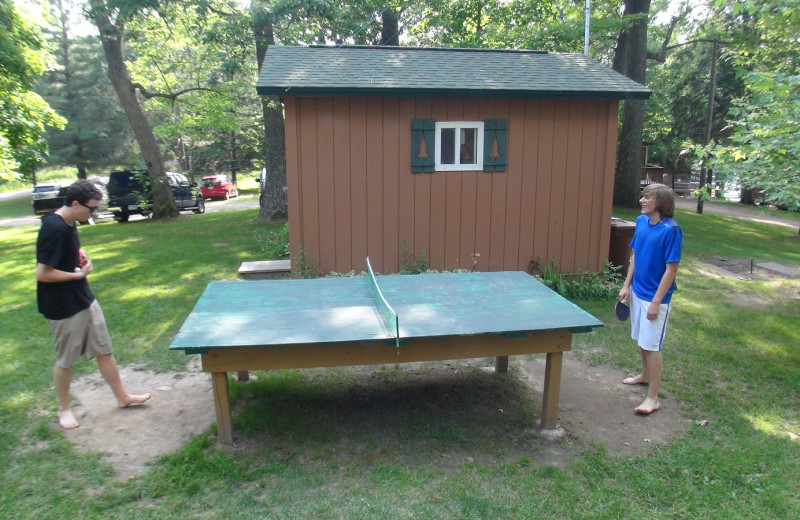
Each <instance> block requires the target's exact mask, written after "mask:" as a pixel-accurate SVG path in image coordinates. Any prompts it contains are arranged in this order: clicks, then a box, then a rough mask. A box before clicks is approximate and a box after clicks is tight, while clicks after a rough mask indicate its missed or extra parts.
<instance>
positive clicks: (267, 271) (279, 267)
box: [239, 260, 292, 280]
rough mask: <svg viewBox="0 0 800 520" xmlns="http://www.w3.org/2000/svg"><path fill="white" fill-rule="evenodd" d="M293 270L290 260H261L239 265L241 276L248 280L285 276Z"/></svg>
mask: <svg viewBox="0 0 800 520" xmlns="http://www.w3.org/2000/svg"><path fill="white" fill-rule="evenodd" d="M291 271H292V266H291V261H290V260H259V261H255V262H242V265H241V266H239V276H241V277H243V278H247V279H248V280H265V279H268V278H285V277H286V275H288V274H289V273H290V272H291Z"/></svg>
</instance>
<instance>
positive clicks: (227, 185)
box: [200, 173, 239, 200]
mask: <svg viewBox="0 0 800 520" xmlns="http://www.w3.org/2000/svg"><path fill="white" fill-rule="evenodd" d="M200 193H202V194H203V198H204V199H225V200H228V199H229V198H231V197H238V196H239V190H238V189H237V188H236V185H235V184H234V183H232V182H231V181H230V180H229V179H228V176H227V175H225V174H221V173H218V174H216V175H206V176H205V177H203V180H202V181H200Z"/></svg>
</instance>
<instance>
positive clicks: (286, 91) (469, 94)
mask: <svg viewBox="0 0 800 520" xmlns="http://www.w3.org/2000/svg"><path fill="white" fill-rule="evenodd" d="M256 92H258V94H259V95H261V96H282V97H286V96H289V97H344V96H352V97H403V98H408V97H456V98H513V99H534V98H540V99H605V100H616V101H621V100H627V99H641V100H647V99H649V98H650V94H652V91H651V90H649V89H648V90H635V91H625V90H614V91H596V90H595V91H585V90H506V89H502V90H501V89H497V90H492V89H486V90H477V89H427V88H335V87H292V86H288V87H286V86H257V87H256Z"/></svg>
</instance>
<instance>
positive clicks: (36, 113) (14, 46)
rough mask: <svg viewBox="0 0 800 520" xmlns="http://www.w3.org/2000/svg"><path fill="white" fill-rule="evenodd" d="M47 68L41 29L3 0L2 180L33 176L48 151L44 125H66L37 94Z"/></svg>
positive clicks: (0, 57)
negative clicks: (42, 75) (41, 76)
mask: <svg viewBox="0 0 800 520" xmlns="http://www.w3.org/2000/svg"><path fill="white" fill-rule="evenodd" d="M43 70H44V62H43V56H42V40H41V37H40V33H39V31H38V29H37V28H35V27H33V26H31V25H30V24H28V23H27V22H26V21H25V20H24V19H23V18H22V17H21V16H20V15H19V13H18V12H17V10H16V8H15V7H14V4H13V3H12V2H11V0H0V179H9V178H12V177H13V176H15V175H17V174H23V175H24V174H31V173H32V172H33V171H34V169H35V168H36V166H37V165H38V164H41V163H42V162H44V154H45V153H46V152H47V142H46V141H45V140H44V137H43V135H44V131H45V127H46V126H47V125H52V126H59V125H62V126H63V124H64V120H63V119H62V118H61V117H60V116H59V115H58V114H56V113H55V112H54V111H53V110H52V109H51V108H50V107H49V105H48V104H47V103H46V102H45V101H44V100H43V99H42V98H41V97H40V96H39V95H37V94H36V93H34V92H33V86H34V83H35V81H36V79H37V78H38V77H39V75H41V73H42V71H43Z"/></svg>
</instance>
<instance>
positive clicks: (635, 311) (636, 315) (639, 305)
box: [630, 291, 670, 352]
mask: <svg viewBox="0 0 800 520" xmlns="http://www.w3.org/2000/svg"><path fill="white" fill-rule="evenodd" d="M649 306H650V302H648V301H645V300H640V299H639V298H638V297H637V296H636V293H634V292H633V291H631V301H630V308H631V338H633V339H635V340H636V341H637V342H638V343H639V347H641V348H642V349H644V350H650V351H653V352H659V351H661V345H662V343H664V336H665V335H666V332H667V318H668V317H669V307H670V305H669V304H668V303H662V304H661V305H659V307H660V309H659V311H658V317H657V318H656V319H654V320H648V319H647V307H649Z"/></svg>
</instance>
